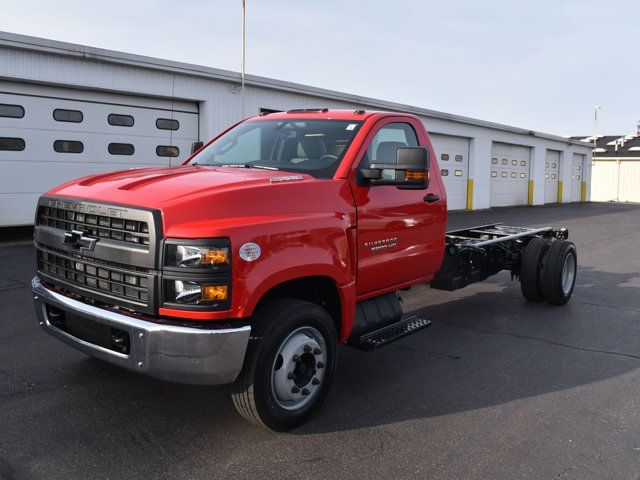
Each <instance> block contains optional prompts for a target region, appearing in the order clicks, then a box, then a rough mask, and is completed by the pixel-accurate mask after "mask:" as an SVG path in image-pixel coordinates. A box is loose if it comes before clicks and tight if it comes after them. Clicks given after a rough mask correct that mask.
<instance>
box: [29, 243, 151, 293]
mask: <svg viewBox="0 0 640 480" xmlns="http://www.w3.org/2000/svg"><path fill="white" fill-rule="evenodd" d="M123 267H124V266H121V265H118V266H115V265H113V264H110V263H107V262H100V261H97V260H95V259H90V258H86V257H83V256H81V255H73V256H72V255H68V254H65V253H62V252H57V251H54V250H52V249H47V250H46V251H45V250H40V251H38V268H39V269H40V270H41V271H42V272H44V273H47V274H49V275H51V276H52V277H54V278H58V279H60V280H64V281H65V282H67V283H70V284H73V285H78V286H80V287H82V288H86V289H88V290H91V291H95V292H97V293H101V294H107V295H110V296H114V297H118V298H122V299H123V300H127V301H129V302H135V303H141V304H144V305H147V304H148V301H149V281H150V278H149V276H148V275H147V274H145V273H144V272H143V271H142V270H143V269H132V268H133V267H129V268H128V269H127V268H123Z"/></svg>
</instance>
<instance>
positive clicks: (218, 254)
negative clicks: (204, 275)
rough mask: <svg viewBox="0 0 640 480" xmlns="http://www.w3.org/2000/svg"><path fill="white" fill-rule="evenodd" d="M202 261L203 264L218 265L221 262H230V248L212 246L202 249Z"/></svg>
mask: <svg viewBox="0 0 640 480" xmlns="http://www.w3.org/2000/svg"><path fill="white" fill-rule="evenodd" d="M200 262H201V263H202V264H203V265H217V264H220V263H229V249H228V248H210V249H206V250H204V249H203V250H202V254H201V257H200Z"/></svg>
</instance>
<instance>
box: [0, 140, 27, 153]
mask: <svg viewBox="0 0 640 480" xmlns="http://www.w3.org/2000/svg"><path fill="white" fill-rule="evenodd" d="M0 150H9V151H12V152H21V151H22V150H24V140H23V139H21V138H8V137H0Z"/></svg>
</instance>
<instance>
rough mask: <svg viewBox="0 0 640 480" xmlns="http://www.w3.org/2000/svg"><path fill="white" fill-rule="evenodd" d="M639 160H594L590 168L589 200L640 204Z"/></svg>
mask: <svg viewBox="0 0 640 480" xmlns="http://www.w3.org/2000/svg"><path fill="white" fill-rule="evenodd" d="M639 185H640V160H638V159H635V158H629V159H621V160H620V161H616V160H595V161H594V162H593V164H592V167H591V200H592V201H594V202H640V188H638V186H639Z"/></svg>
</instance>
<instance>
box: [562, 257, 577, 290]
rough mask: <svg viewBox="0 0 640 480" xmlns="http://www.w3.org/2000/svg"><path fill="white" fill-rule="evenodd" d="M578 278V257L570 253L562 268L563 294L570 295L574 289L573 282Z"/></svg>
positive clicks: (565, 258)
mask: <svg viewBox="0 0 640 480" xmlns="http://www.w3.org/2000/svg"><path fill="white" fill-rule="evenodd" d="M575 277H576V257H575V255H574V254H573V253H568V254H567V256H566V257H564V265H563V266H562V293H564V294H565V295H568V294H569V292H570V291H571V289H572V288H573V281H574V279H575Z"/></svg>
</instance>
